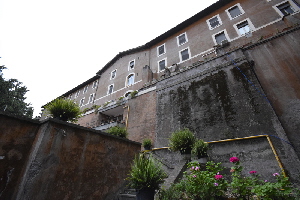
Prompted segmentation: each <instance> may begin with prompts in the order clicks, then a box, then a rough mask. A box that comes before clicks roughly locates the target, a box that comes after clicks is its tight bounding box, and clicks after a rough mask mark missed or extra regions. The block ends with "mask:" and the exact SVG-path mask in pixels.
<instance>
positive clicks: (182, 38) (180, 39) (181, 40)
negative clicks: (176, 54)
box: [177, 33, 187, 46]
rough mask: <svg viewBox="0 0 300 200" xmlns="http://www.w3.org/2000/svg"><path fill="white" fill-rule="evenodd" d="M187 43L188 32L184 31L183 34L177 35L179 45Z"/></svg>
mask: <svg viewBox="0 0 300 200" xmlns="http://www.w3.org/2000/svg"><path fill="white" fill-rule="evenodd" d="M184 43H187V37H186V33H182V34H181V35H179V36H177V44H178V46H180V45H183V44H184Z"/></svg>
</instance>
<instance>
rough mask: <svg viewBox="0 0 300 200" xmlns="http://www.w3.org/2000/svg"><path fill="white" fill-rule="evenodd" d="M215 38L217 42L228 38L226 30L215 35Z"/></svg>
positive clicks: (219, 42) (220, 42)
mask: <svg viewBox="0 0 300 200" xmlns="http://www.w3.org/2000/svg"><path fill="white" fill-rule="evenodd" d="M215 39H216V42H217V44H222V41H224V40H227V38H226V35H225V33H224V32H221V33H219V34H217V35H215Z"/></svg>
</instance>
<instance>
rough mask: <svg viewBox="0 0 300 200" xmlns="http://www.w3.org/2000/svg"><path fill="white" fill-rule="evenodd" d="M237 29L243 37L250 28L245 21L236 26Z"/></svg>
mask: <svg viewBox="0 0 300 200" xmlns="http://www.w3.org/2000/svg"><path fill="white" fill-rule="evenodd" d="M237 28H238V30H239V32H240V34H241V35H245V34H246V33H248V32H250V27H249V24H248V22H247V21H245V22H242V23H240V24H238V25H237Z"/></svg>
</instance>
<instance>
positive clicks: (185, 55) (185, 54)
mask: <svg viewBox="0 0 300 200" xmlns="http://www.w3.org/2000/svg"><path fill="white" fill-rule="evenodd" d="M179 53H180V61H181V62H182V61H185V60H187V59H189V58H190V52H189V49H188V48H187V49H184V50H182V51H180V52H179Z"/></svg>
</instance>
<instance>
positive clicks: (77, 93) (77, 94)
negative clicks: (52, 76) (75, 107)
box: [75, 90, 80, 98]
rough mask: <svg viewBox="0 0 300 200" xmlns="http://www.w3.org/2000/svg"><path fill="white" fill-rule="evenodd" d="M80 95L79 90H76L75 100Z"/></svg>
mask: <svg viewBox="0 0 300 200" xmlns="http://www.w3.org/2000/svg"><path fill="white" fill-rule="evenodd" d="M79 94H80V90H78V91H77V92H76V93H75V98H77V97H78V96H79Z"/></svg>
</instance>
